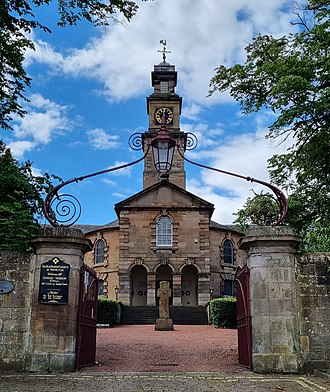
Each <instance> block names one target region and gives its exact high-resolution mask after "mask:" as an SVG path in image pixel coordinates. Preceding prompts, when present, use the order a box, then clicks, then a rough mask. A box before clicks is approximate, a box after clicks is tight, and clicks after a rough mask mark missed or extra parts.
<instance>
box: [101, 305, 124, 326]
mask: <svg viewBox="0 0 330 392" xmlns="http://www.w3.org/2000/svg"><path fill="white" fill-rule="evenodd" d="M118 311H119V303H118V301H114V300H111V299H107V298H99V299H98V300H97V323H98V324H109V326H110V327H112V326H113V325H116V324H117V323H118V321H117V318H118Z"/></svg>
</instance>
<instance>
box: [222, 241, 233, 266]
mask: <svg viewBox="0 0 330 392" xmlns="http://www.w3.org/2000/svg"><path fill="white" fill-rule="evenodd" d="M223 261H224V262H225V263H228V264H234V248H233V244H232V242H231V241H230V240H225V242H224V243H223Z"/></svg>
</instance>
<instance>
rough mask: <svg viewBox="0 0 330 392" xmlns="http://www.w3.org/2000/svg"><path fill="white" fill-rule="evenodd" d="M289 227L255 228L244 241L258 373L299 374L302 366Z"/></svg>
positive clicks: (297, 239) (294, 241)
mask: <svg viewBox="0 0 330 392" xmlns="http://www.w3.org/2000/svg"><path fill="white" fill-rule="evenodd" d="M300 241H301V239H300V237H299V236H297V235H295V234H293V232H292V231H291V230H290V229H289V228H287V227H259V228H255V229H251V230H250V231H249V232H248V234H247V236H246V237H244V238H243V240H242V241H241V247H242V248H243V249H245V250H247V265H248V268H249V269H250V285H249V286H250V306H251V324H252V325H251V327H252V365H253V370H254V371H256V372H262V373H267V372H282V373H296V372H298V371H299V369H300V367H301V353H300V345H299V321H298V317H297V292H296V282H295V262H296V250H295V248H296V247H297V245H298V244H299V243H300Z"/></svg>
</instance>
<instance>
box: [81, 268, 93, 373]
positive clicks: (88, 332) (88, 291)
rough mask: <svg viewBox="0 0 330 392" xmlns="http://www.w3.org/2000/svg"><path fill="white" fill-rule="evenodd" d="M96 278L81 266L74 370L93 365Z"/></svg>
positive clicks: (88, 269)
mask: <svg viewBox="0 0 330 392" xmlns="http://www.w3.org/2000/svg"><path fill="white" fill-rule="evenodd" d="M96 313H97V277H96V275H95V273H94V271H93V270H91V269H90V268H88V267H87V266H86V265H83V267H82V268H81V272H80V288H79V309H78V326H77V346H76V368H77V369H80V368H82V367H84V366H91V365H94V364H95V351H96Z"/></svg>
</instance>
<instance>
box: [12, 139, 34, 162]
mask: <svg viewBox="0 0 330 392" xmlns="http://www.w3.org/2000/svg"><path fill="white" fill-rule="evenodd" d="M35 146H36V143H34V142H30V141H28V140H21V141H15V142H9V143H8V147H9V148H10V149H11V152H12V153H13V155H14V156H15V157H16V158H17V159H22V158H23V157H24V154H25V153H26V152H29V151H32V150H33V149H34V148H35Z"/></svg>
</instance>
